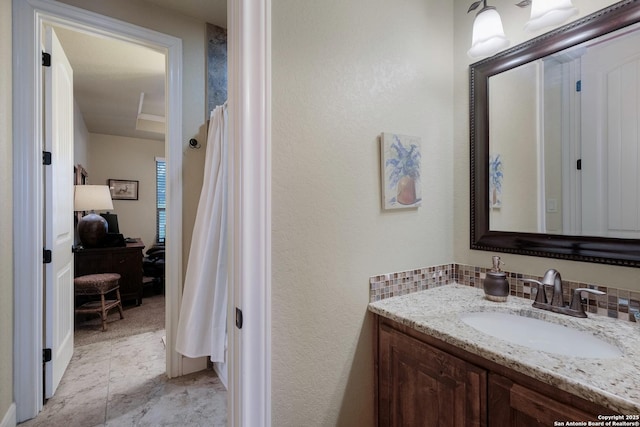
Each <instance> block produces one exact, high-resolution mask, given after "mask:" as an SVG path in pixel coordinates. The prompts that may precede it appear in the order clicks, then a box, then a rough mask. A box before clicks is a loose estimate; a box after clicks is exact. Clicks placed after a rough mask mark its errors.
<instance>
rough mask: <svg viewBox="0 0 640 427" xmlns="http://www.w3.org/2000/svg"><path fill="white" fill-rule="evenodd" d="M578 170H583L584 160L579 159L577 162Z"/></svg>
mask: <svg viewBox="0 0 640 427" xmlns="http://www.w3.org/2000/svg"><path fill="white" fill-rule="evenodd" d="M576 169H578V170H579V171H581V170H582V159H578V161H577V162H576Z"/></svg>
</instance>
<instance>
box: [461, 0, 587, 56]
mask: <svg viewBox="0 0 640 427" xmlns="http://www.w3.org/2000/svg"><path fill="white" fill-rule="evenodd" d="M480 5H482V9H480V11H479V12H478V14H477V15H476V17H475V19H474V20H473V35H472V37H471V49H469V51H468V52H467V53H468V55H469V56H470V57H472V58H477V57H480V56H491V55H493V54H495V53H496V52H498V51H500V50H502V49H504V48H506V47H507V46H509V40H508V39H507V37H506V36H505V34H504V29H503V27H502V20H501V19H500V15H499V14H498V11H497V10H496V8H495V7H493V6H487V0H477V1H475V2H473V3H472V4H471V6H469V10H467V13H469V12H471V11H472V10H476V9H477V8H478V7H479V6H480ZM516 6H519V7H527V6H531V17H530V18H529V21H527V23H526V24H525V26H524V28H525V30H526V31H536V30H539V29H541V28H544V27H550V26H554V25H558V24H561V23H563V22H564V21H566V20H567V19H569V18H570V17H571V16H573V15H576V14H577V13H578V9H576V8H575V7H573V4H572V3H571V0H522V1H521V2H520V3H517V4H516Z"/></svg>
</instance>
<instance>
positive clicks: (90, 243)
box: [73, 185, 113, 248]
mask: <svg viewBox="0 0 640 427" xmlns="http://www.w3.org/2000/svg"><path fill="white" fill-rule="evenodd" d="M73 209H74V210H75V211H76V212H83V211H90V212H89V213H88V214H86V215H85V216H83V217H82V219H80V221H78V238H79V239H80V243H81V244H82V246H84V247H85V248H93V247H96V246H99V245H100V243H101V241H102V239H104V237H105V236H106V235H107V229H108V227H107V221H106V220H105V219H104V218H102V217H101V216H100V215H98V214H96V213H95V211H109V210H113V202H112V201H111V191H110V190H109V186H107V185H76V186H75V192H74V198H73Z"/></svg>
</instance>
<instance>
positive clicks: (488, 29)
mask: <svg viewBox="0 0 640 427" xmlns="http://www.w3.org/2000/svg"><path fill="white" fill-rule="evenodd" d="M507 46H509V40H507V37H506V36H505V35H504V29H503V27H502V19H500V14H498V11H497V10H496V9H495V8H494V7H491V6H488V7H485V8H483V9H482V10H481V11H480V12H478V14H477V15H476V18H475V19H474V20H473V36H472V39H471V49H469V51H468V52H467V53H468V55H469V56H470V57H472V58H476V57H479V56H490V55H493V54H494V53H496V52H498V51H499V50H502V49H504V48H505V47H507Z"/></svg>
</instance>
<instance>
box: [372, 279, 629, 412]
mask: <svg viewBox="0 0 640 427" xmlns="http://www.w3.org/2000/svg"><path fill="white" fill-rule="evenodd" d="M531 303H532V301H530V300H528V299H524V298H518V297H514V296H510V297H509V298H508V300H507V302H491V301H489V300H487V299H486V298H484V292H483V290H482V289H477V288H473V287H470V286H462V285H457V284H453V285H445V286H441V287H438V288H433V289H429V290H426V291H420V292H415V293H412V294H408V295H403V296H397V297H392V298H387V299H384V300H381V301H376V302H373V303H370V304H369V310H370V311H372V312H373V313H376V314H378V315H380V316H383V317H386V318H388V319H391V320H394V321H396V322H398V323H401V324H403V325H406V326H408V327H410V328H412V329H415V330H417V331H419V332H422V333H424V334H427V335H430V336H432V337H434V338H437V339H439V340H441V341H444V342H446V343H449V344H452V345H454V346H456V347H459V348H461V349H463V350H466V351H468V352H470V353H473V354H477V355H479V356H482V357H483V358H485V359H487V360H490V361H492V362H495V363H498V364H500V365H502V366H505V367H508V368H510V369H513V370H514V371H517V372H520V373H522V374H525V375H527V376H529V377H532V378H535V379H537V380H539V381H542V382H544V383H547V384H549V385H552V386H555V387H557V388H559V389H561V390H564V391H567V392H569V393H571V394H574V395H576V396H579V397H581V398H583V399H585V400H587V401H590V402H594V403H597V404H599V405H602V406H605V407H608V408H610V409H612V410H613V411H616V412H619V413H621V414H624V415H636V414H640V328H639V327H638V325H636V324H635V323H633V322H626V321H622V320H617V319H612V318H608V317H604V316H598V315H595V314H588V316H589V317H588V318H587V319H581V318H575V317H570V316H567V315H562V314H556V313H552V312H549V311H546V310H540V309H536V308H532V307H531ZM480 311H498V312H510V313H520V314H521V315H524V316H527V317H534V318H539V319H542V320H546V321H549V322H552V323H557V324H561V325H566V326H570V327H572V328H575V329H578V330H581V331H586V332H591V333H592V334H593V335H595V336H596V337H598V338H600V339H602V340H604V341H607V342H609V343H611V344H614V345H615V346H617V347H618V348H619V349H620V350H621V351H622V356H621V357H618V358H612V359H589V358H583V357H577V356H562V355H556V354H552V353H545V352H542V351H532V350H531V349H529V348H527V347H523V346H520V345H516V344H510V343H509V342H507V341H503V340H501V339H498V338H494V337H491V336H490V335H487V334H484V333H481V332H479V331H477V330H476V329H474V328H473V327H471V326H469V325H467V324H466V323H464V322H463V321H462V320H460V317H459V316H460V315H461V314H464V313H470V312H480ZM523 333H524V334H526V331H523Z"/></svg>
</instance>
